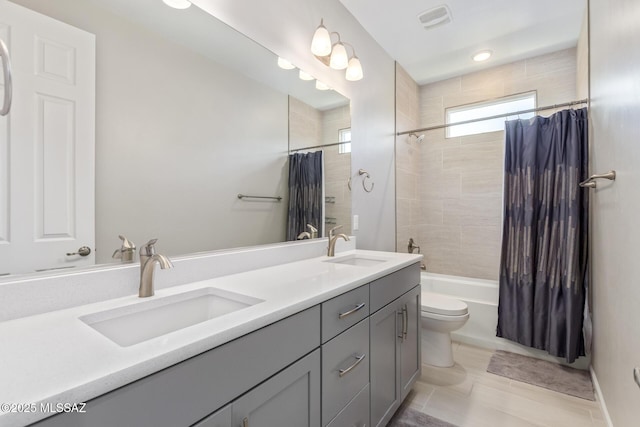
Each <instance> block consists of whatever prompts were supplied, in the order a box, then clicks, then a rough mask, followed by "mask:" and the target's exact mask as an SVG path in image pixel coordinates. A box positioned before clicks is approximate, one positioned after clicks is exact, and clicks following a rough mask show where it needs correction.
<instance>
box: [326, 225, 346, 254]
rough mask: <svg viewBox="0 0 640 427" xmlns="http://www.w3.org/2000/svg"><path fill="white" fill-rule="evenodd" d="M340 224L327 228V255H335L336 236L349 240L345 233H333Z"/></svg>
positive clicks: (339, 227)
mask: <svg viewBox="0 0 640 427" xmlns="http://www.w3.org/2000/svg"><path fill="white" fill-rule="evenodd" d="M341 228H342V226H341V225H339V226H337V227H333V228H332V229H331V230H329V247H328V248H327V256H335V255H336V242H337V241H338V237H342V238H343V239H344V240H345V242H348V241H349V236H347V235H346V234H336V235H334V231H336V230H339V229H341Z"/></svg>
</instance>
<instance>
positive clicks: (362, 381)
mask: <svg viewBox="0 0 640 427" xmlns="http://www.w3.org/2000/svg"><path fill="white" fill-rule="evenodd" d="M368 383H369V319H368V318H367V319H365V320H363V321H361V322H360V323H358V324H357V325H355V326H353V327H351V328H350V329H347V330H346V331H345V332H343V333H342V334H340V335H338V336H337V337H335V338H334V339H332V340H331V341H329V342H327V343H326V344H323V345H322V424H323V425H326V424H327V423H328V422H329V421H331V420H332V419H333V418H334V417H335V416H336V415H337V414H338V412H340V410H342V408H344V407H345V406H346V405H347V403H348V402H349V401H351V399H353V397H354V396H355V395H356V394H358V392H359V391H360V390H362V388H363V387H364V386H365V385H367V384H368Z"/></svg>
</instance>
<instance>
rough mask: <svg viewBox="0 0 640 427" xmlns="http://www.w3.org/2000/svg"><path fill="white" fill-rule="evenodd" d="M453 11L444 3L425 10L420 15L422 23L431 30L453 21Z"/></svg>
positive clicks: (419, 18)
mask: <svg viewBox="0 0 640 427" xmlns="http://www.w3.org/2000/svg"><path fill="white" fill-rule="evenodd" d="M452 19H453V18H452V17H451V11H450V10H449V7H447V5H445V4H443V5H441V6H438V7H434V8H433V9H429V10H425V11H424V12H422V13H421V14H420V15H418V20H419V21H420V24H422V26H423V27H424V28H425V29H426V30H430V29H431V28H435V27H437V26H438V25H443V24H448V23H449V22H451V21H452Z"/></svg>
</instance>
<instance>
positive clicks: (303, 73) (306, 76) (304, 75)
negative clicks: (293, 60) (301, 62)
mask: <svg viewBox="0 0 640 427" xmlns="http://www.w3.org/2000/svg"><path fill="white" fill-rule="evenodd" d="M298 77H300V80H305V81H311V80H313V79H314V77H313V76H312V75H311V74H309V73H307V72H306V71H302V70H300V72H299V73H298Z"/></svg>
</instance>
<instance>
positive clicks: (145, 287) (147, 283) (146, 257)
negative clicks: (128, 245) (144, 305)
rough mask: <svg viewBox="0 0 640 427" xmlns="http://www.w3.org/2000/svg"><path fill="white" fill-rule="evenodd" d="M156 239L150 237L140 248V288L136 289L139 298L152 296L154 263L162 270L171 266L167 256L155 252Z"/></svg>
mask: <svg viewBox="0 0 640 427" xmlns="http://www.w3.org/2000/svg"><path fill="white" fill-rule="evenodd" d="M157 241H158V239H151V240H149V241H148V242H147V243H146V244H145V245H144V246H143V247H142V249H140V289H139V291H138V296H139V297H140V298H146V297H151V296H153V293H154V292H153V273H154V271H155V265H156V263H157V264H159V265H160V268H161V269H163V270H164V269H166V268H173V264H172V263H171V261H170V260H169V258H167V257H166V256H164V255H160V254H157V253H156V247H155V244H156V242H157Z"/></svg>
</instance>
